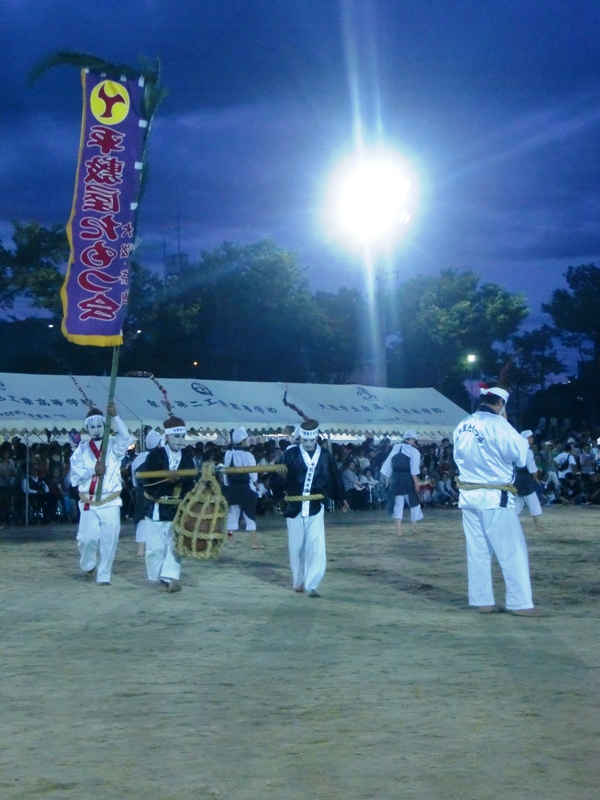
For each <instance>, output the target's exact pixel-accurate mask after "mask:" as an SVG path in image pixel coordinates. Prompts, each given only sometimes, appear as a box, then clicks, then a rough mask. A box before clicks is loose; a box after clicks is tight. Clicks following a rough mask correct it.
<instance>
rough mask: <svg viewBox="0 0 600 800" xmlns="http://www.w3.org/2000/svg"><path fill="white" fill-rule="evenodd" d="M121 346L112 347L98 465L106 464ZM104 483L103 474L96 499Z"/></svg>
mask: <svg viewBox="0 0 600 800" xmlns="http://www.w3.org/2000/svg"><path fill="white" fill-rule="evenodd" d="M120 352H121V346H120V345H116V346H115V347H113V354H112V367H111V370H110V384H109V387H108V402H107V404H106V422H105V423H104V436H103V437H102V452H101V453H100V466H101V467H105V466H106V451H107V450H108V440H109V437H110V423H111V420H112V416H111V414H110V412H109V409H110V407H111V405H112V404H113V403H114V400H115V389H116V386H117V372H118V370H119V354H120ZM103 483H104V475H100V477H99V479H98V485H97V486H96V500H101V499H102V484H103Z"/></svg>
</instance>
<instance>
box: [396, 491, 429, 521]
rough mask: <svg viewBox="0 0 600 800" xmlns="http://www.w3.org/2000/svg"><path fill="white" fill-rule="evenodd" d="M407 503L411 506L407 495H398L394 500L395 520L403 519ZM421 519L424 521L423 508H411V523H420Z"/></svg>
mask: <svg viewBox="0 0 600 800" xmlns="http://www.w3.org/2000/svg"><path fill="white" fill-rule="evenodd" d="M405 501H406V505H409V502H408V495H407V494H397V495H396V499H395V500H394V519H402V512H403V511H404V502H405ZM420 519H423V512H422V511H421V506H415V507H414V508H411V510H410V521H411V522H418V521H419V520H420Z"/></svg>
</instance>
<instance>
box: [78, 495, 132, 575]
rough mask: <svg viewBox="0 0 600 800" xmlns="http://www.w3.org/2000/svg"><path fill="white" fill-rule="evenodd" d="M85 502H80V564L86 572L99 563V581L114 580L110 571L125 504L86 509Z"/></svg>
mask: <svg viewBox="0 0 600 800" xmlns="http://www.w3.org/2000/svg"><path fill="white" fill-rule="evenodd" d="M83 506H84V504H83V503H80V504H79V510H80V511H81V517H80V519H79V528H78V530H77V547H78V548H79V554H80V556H81V558H80V559H79V566H80V567H81V569H82V570H83V571H84V572H89V571H90V570H91V569H94V568H95V567H96V565H97V566H98V571H97V573H96V581H97V582H98V583H110V573H111V570H112V564H113V561H114V560H115V553H116V552H117V545H118V543H119V533H120V531H121V508H120V506H109V507H108V508H104V507H102V506H91V507H90V508H89V509H88V510H87V511H84V510H83ZM98 556H99V561H98Z"/></svg>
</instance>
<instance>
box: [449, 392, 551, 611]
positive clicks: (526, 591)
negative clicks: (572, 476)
mask: <svg viewBox="0 0 600 800" xmlns="http://www.w3.org/2000/svg"><path fill="white" fill-rule="evenodd" d="M481 394H482V400H481V404H480V405H479V408H478V409H477V411H476V412H475V413H474V414H472V415H471V416H469V417H467V418H466V419H464V420H463V421H462V422H461V423H460V424H459V425H458V427H457V428H456V430H455V431H454V460H455V461H456V464H457V465H458V469H459V474H460V482H459V489H460V499H459V503H458V505H459V508H461V509H462V516H463V528H464V532H465V538H466V542H467V567H468V578H469V605H471V606H476V607H477V608H478V609H479V611H480V612H482V613H486V614H487V613H490V612H493V611H499V610H500V609H499V607H498V606H497V605H496V603H495V600H494V593H493V589H492V555H493V554H494V553H495V554H496V558H497V559H498V562H499V564H500V567H501V568H502V573H503V575H504V582H505V584H506V608H507V609H508V610H509V611H512V613H513V614H517V615H519V616H538V611H537V609H536V608H534V607H533V599H532V596H531V582H530V578H529V560H528V557H527V545H526V543H525V537H524V536H523V531H522V529H521V523H520V522H519V517H518V516H517V512H516V510H515V502H514V494H513V493H514V491H515V490H514V486H513V485H512V479H513V463H514V464H516V465H517V466H518V467H524V466H525V464H526V462H527V451H528V449H529V447H528V444H527V441H526V440H525V439H523V437H522V436H520V435H519V434H518V433H517V432H516V431H515V429H514V428H513V427H512V426H511V425H510V424H509V423H508V422H507V420H506V418H505V413H506V412H505V406H506V403H507V401H508V396H509V395H508V392H507V391H506V389H504V388H503V387H502V386H494V387H492V388H491V389H482V390H481Z"/></svg>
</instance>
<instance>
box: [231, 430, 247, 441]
mask: <svg viewBox="0 0 600 800" xmlns="http://www.w3.org/2000/svg"><path fill="white" fill-rule="evenodd" d="M247 438H248V431H247V430H246V428H236V429H235V430H234V432H233V434H232V436H231V439H232V441H233V443H234V444H240V443H241V442H243V441H244V439H247Z"/></svg>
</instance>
